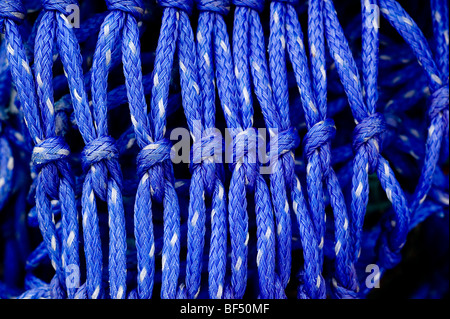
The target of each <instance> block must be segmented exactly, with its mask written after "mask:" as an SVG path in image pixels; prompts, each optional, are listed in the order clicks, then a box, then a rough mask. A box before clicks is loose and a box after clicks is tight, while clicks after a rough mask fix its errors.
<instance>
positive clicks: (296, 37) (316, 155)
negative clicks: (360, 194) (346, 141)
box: [269, 2, 357, 296]
mask: <svg viewBox="0 0 450 319" xmlns="http://www.w3.org/2000/svg"><path fill="white" fill-rule="evenodd" d="M315 5H316V7H317V5H319V4H317V3H316V4H315ZM312 7H313V6H312ZM271 9H272V12H271V18H272V19H271V22H272V24H271V25H272V32H274V31H276V30H280V31H278V32H281V35H280V34H278V37H277V36H276V33H275V34H274V36H273V37H271V39H272V41H273V42H272V45H273V46H272V47H269V48H270V49H269V55H270V53H272V52H273V55H271V57H272V63H271V65H272V68H271V70H272V71H273V73H275V71H276V69H277V66H281V70H280V71H279V72H278V73H276V74H273V75H272V78H273V79H274V80H275V82H274V92H277V87H278V88H281V85H282V84H279V83H276V81H277V80H278V82H279V80H280V79H283V76H282V75H283V74H286V73H287V72H286V70H285V68H286V66H285V59H284V57H283V56H284V47H285V44H284V42H283V41H286V42H287V50H288V52H289V55H290V58H291V61H292V65H293V69H294V72H295V74H296V79H297V83H298V87H299V90H300V93H301V98H302V104H303V106H304V110H305V116H306V119H307V125H308V128H309V132H308V133H307V135H306V138H305V141H304V145H305V155H306V158H307V159H308V166H307V182H308V194H309V198H310V206H311V209H312V210H314V212H315V213H314V214H315V216H314V217H315V220H316V227H317V229H321V231H322V232H324V230H325V218H324V216H325V210H324V209H325V208H324V206H325V204H324V199H323V195H322V182H321V181H322V180H324V181H325V182H326V184H327V188H328V191H329V194H330V199H331V205H332V207H333V210H334V211H335V218H334V220H335V231H336V243H335V253H336V265H335V268H336V280H334V283H335V284H336V285H339V286H343V287H345V288H342V287H340V289H346V290H350V292H347V293H346V296H351V295H352V290H353V291H354V290H356V289H357V283H356V275H355V270H354V269H353V264H352V263H351V261H350V260H349V254H348V249H349V243H348V242H349V234H348V231H347V226H348V218H347V212H346V207H345V201H344V197H343V195H342V191H341V189H340V186H339V182H338V180H337V177H336V174H335V173H334V170H333V169H332V168H331V166H330V157H331V154H330V145H329V141H330V139H331V138H332V137H333V136H334V133H335V127H334V122H333V121H332V120H331V119H326V104H325V109H324V107H322V108H321V109H318V108H317V107H316V103H315V99H314V95H313V92H312V89H311V83H310V80H309V78H310V74H309V71H308V63H307V59H306V53H305V51H304V47H303V44H302V43H303V35H302V32H301V28H300V24H299V22H298V18H297V14H296V11H295V9H294V7H293V6H292V5H291V4H288V3H286V4H285V3H281V2H273V3H272V7H271ZM316 15H317V14H316ZM313 17H315V16H314V14H313ZM284 20H286V21H284ZM281 26H285V30H282V29H281V28H282V27H281ZM322 29H323V27H322ZM283 31H285V32H286V38H285V36H284V34H283V33H282V32H283ZM271 35H272V34H271ZM320 38H322V40H321V39H320ZM285 39H286V40H285ZM310 41H311V43H312V44H311V47H314V48H315V47H316V46H317V47H319V46H320V43H321V42H323V34H322V35H317V36H316V34H315V33H313V34H312V36H311V38H310ZM317 43H319V44H317ZM277 44H278V50H276V45H277ZM274 46H275V47H274ZM272 48H273V49H272ZM319 52H324V51H323V50H322V51H319ZM276 53H278V59H277V57H276V56H275V55H276ZM280 56H281V57H280ZM311 59H312V60H315V59H317V60H318V61H319V62H320V61H324V58H323V57H322V58H321V57H320V56H318V53H317V51H316V49H314V50H313V53H312V56H311ZM316 63H317V61H316ZM313 70H316V71H318V72H317V73H315V74H314V75H315V81H316V83H319V82H322V83H321V84H320V85H318V88H319V89H318V94H320V93H326V91H322V90H321V89H320V88H322V87H323V86H324V83H323V82H325V81H326V77H325V75H324V73H323V70H324V65H321V66H319V67H316V68H314V69H313ZM284 81H286V80H284ZM325 84H326V82H325ZM275 96H276V95H275ZM279 100H280V99H279ZM279 103H282V102H279ZM284 103H285V104H287V103H286V102H284ZM319 110H320V111H319ZM287 114H289V113H288V112H280V116H284V117H285V118H286V117H287ZM285 121H286V122H287V121H289V118H288V117H287V118H286V119H285ZM317 194H318V195H319V196H317ZM306 213H308V212H306ZM323 236H324V233H321V234H320V237H317V238H316V240H315V241H314V243H313V245H314V246H312V247H314V248H312V249H317V250H322V247H323V244H324V243H323V241H324V237H323ZM319 238H320V239H319ZM319 241H320V244H317V243H318V242H319ZM304 246H306V245H304ZM307 247H308V246H307ZM316 254H317V252H316ZM310 258H311V257H310ZM316 258H317V257H316ZM305 260H308V259H307V258H306V256H305ZM316 263H317V265H318V266H319V265H321V262H319V261H318V260H316ZM319 267H320V266H319ZM317 272H319V274H320V268H319V269H316V270H315V273H314V275H315V276H314V277H312V278H310V280H311V281H312V280H313V281H312V282H313V283H315V284H314V286H312V284H311V283H310V284H309V287H308V288H309V289H310V291H311V290H312V288H313V287H314V289H315V290H317V291H318V292H317V293H318V294H319V296H320V291H322V292H321V293H322V296H323V294H324V288H320V285H321V281H320V277H318V275H317ZM311 275H312V274H310V276H311ZM311 286H312V287H311ZM321 289H322V290H321ZM302 295H304V292H301V290H300V289H299V296H302ZM353 295H354V293H353Z"/></svg>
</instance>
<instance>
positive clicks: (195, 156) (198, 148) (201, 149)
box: [191, 129, 223, 194]
mask: <svg viewBox="0 0 450 319" xmlns="http://www.w3.org/2000/svg"><path fill="white" fill-rule="evenodd" d="M222 153H223V152H222V135H221V134H220V131H218V130H216V129H212V130H207V133H206V134H202V137H201V138H200V139H199V140H197V141H195V142H194V144H193V145H192V149H191V159H192V162H191V170H192V171H193V170H196V169H197V168H199V167H200V166H201V167H202V168H204V173H205V174H204V175H203V179H204V183H205V186H206V191H207V193H208V194H211V193H212V192H213V190H214V185H215V180H216V177H215V174H216V163H221V162H222Z"/></svg>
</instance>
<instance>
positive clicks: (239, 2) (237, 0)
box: [233, 0, 264, 13]
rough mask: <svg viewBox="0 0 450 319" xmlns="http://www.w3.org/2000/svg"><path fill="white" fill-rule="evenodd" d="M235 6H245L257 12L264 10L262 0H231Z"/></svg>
mask: <svg viewBox="0 0 450 319" xmlns="http://www.w3.org/2000/svg"><path fill="white" fill-rule="evenodd" d="M233 4H234V5H235V6H236V7H246V8H250V9H253V10H255V11H257V12H259V13H261V12H262V11H263V10H264V0H233Z"/></svg>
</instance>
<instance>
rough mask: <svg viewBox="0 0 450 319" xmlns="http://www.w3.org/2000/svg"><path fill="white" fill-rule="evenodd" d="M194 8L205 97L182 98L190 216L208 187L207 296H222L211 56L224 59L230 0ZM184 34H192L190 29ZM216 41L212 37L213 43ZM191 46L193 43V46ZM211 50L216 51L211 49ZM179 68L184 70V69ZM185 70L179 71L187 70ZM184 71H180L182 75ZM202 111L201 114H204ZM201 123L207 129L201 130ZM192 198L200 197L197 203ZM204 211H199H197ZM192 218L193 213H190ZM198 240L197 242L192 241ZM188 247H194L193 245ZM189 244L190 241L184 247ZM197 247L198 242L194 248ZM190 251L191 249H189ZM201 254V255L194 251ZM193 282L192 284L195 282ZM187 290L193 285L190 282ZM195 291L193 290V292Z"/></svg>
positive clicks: (222, 212)
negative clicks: (189, 140)
mask: <svg viewBox="0 0 450 319" xmlns="http://www.w3.org/2000/svg"><path fill="white" fill-rule="evenodd" d="M196 4H197V8H198V10H199V11H200V14H199V19H198V25H197V55H198V57H197V59H196V62H197V63H198V70H199V72H198V76H199V87H200V90H199V92H202V93H203V94H202V93H200V98H201V101H203V103H201V102H200V101H199V100H198V97H197V96H198V93H197V92H192V94H193V95H194V97H196V99H193V100H194V101H195V100H197V103H199V104H200V105H202V112H199V110H200V107H195V105H193V104H188V103H186V107H187V108H186V109H185V113H186V117H187V119H188V125H189V127H190V128H191V135H192V136H194V137H195V140H194V145H193V146H192V154H193V158H192V162H193V165H192V169H193V176H192V180H191V189H190V198H191V202H193V203H194V204H193V205H192V206H190V207H189V208H190V210H191V214H192V210H193V211H194V215H193V216H192V215H191V216H192V218H191V219H190V225H192V224H193V223H194V224H195V225H197V224H198V223H204V219H205V216H204V213H205V207H204V205H205V204H204V197H203V194H204V192H206V194H207V195H208V196H211V197H212V210H211V239H210V251H209V263H208V273H209V275H208V282H209V296H210V298H212V299H221V298H222V296H223V289H224V285H225V272H226V262H227V260H226V252H227V245H226V242H227V228H226V227H227V224H226V217H227V211H226V207H227V206H226V198H225V188H224V185H223V174H224V173H223V166H222V165H220V163H221V161H222V156H221V154H222V139H221V135H220V134H218V133H220V132H217V131H216V129H215V85H214V78H215V77H214V62H215V60H219V59H223V58H224V57H223V55H222V54H220V51H218V50H220V49H219V48H220V43H221V42H222V41H223V39H222V38H223V36H224V35H226V32H227V30H226V25H225V22H224V19H223V15H225V14H227V13H228V11H229V2H227V1H223V2H217V1H210V0H205V1H198V2H197V3H196ZM187 39H190V35H188V37H187ZM213 41H214V43H213ZM189 49H190V48H185V50H183V51H184V52H183V55H184V54H186V53H188V52H190V51H189ZM191 50H192V48H191ZM213 50H214V51H213ZM181 56H182V53H181V52H180V62H181V63H183V64H184V65H186V63H188V64H192V65H194V71H195V63H194V61H192V60H193V58H192V57H191V61H188V60H185V62H183V59H181ZM182 71H183V70H182ZM186 73H187V72H183V74H184V75H186ZM184 78H185V77H184V76H183V77H182V79H184ZM194 83H195V78H194V79H193V81H191V83H187V85H189V86H190V87H191V90H192V88H194V89H195V85H194ZM202 113H203V114H202ZM203 126H205V129H204V130H203ZM196 200H200V201H201V202H197V203H195V201H196ZM202 214H203V216H201V215H202ZM194 218H195V219H194ZM200 227H201V229H200V231H201V232H202V234H201V236H202V237H203V235H204V232H205V228H204V226H203V224H201V226H200ZM193 244H194V245H197V247H198V246H200V247H202V246H203V245H198V243H197V242H193ZM194 245H192V248H194V249H195V246H194ZM188 249H189V247H188ZM197 249H198V248H197ZM188 252H189V251H188ZM197 258H199V259H201V258H202V256H201V255H198V256H197ZM194 270H197V273H196V276H197V286H198V276H200V275H201V273H200V272H198V270H201V269H199V268H198V267H197V269H194ZM197 286H194V287H197ZM191 290H193V289H192V288H191ZM194 296H195V295H194Z"/></svg>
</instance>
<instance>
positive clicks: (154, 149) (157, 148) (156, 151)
mask: <svg viewBox="0 0 450 319" xmlns="http://www.w3.org/2000/svg"><path fill="white" fill-rule="evenodd" d="M171 148H172V144H171V143H170V141H169V140H167V139H162V140H160V141H156V142H154V143H151V144H148V145H147V146H145V147H144V148H143V149H142V150H141V151H140V152H139V154H138V156H137V169H138V171H137V173H138V176H139V177H140V179H142V178H144V176H145V174H147V173H148V172H149V173H150V183H151V185H152V190H153V195H154V196H156V198H157V200H159V201H161V200H162V199H163V196H164V185H165V177H164V170H163V167H162V166H161V165H157V164H161V163H163V162H164V161H166V160H169V159H170V154H171Z"/></svg>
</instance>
